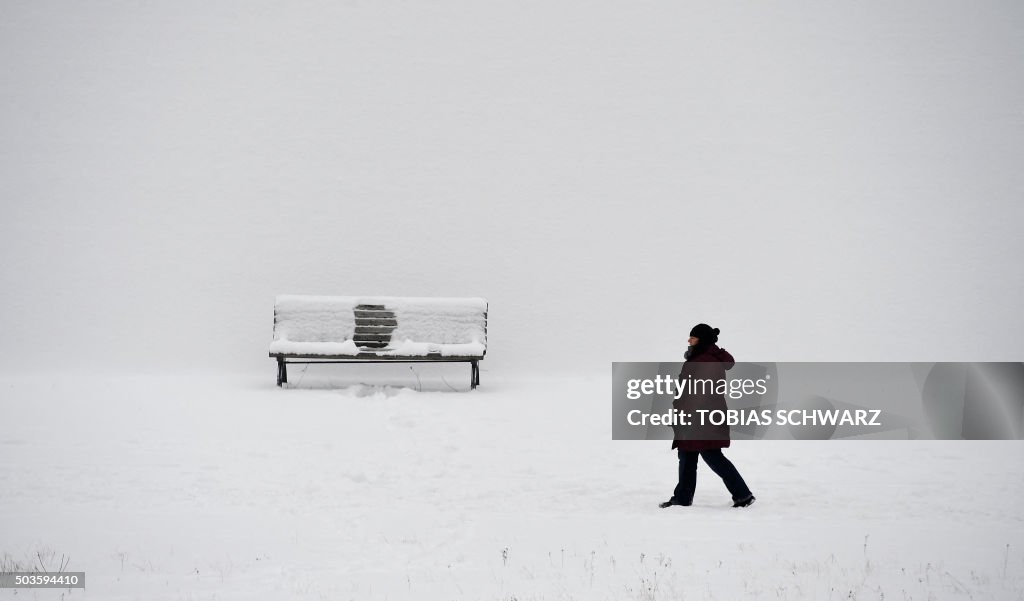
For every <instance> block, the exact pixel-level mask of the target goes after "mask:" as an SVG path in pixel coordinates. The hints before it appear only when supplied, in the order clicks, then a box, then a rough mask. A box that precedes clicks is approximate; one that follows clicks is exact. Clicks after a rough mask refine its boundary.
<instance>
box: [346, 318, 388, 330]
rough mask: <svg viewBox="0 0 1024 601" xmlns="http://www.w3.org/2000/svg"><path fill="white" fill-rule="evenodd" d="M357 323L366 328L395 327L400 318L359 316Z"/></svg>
mask: <svg viewBox="0 0 1024 601" xmlns="http://www.w3.org/2000/svg"><path fill="white" fill-rule="evenodd" d="M356 325H357V326H360V327H364V328H391V329H395V328H396V327H398V320H397V319H394V318H385V317H374V318H372V319H371V318H369V317H357V318H356Z"/></svg>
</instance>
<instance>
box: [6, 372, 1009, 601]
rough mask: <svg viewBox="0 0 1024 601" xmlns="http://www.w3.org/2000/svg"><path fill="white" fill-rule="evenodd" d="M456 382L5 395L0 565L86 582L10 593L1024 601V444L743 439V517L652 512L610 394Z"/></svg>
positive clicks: (670, 469)
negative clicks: (615, 435) (746, 490)
mask: <svg viewBox="0 0 1024 601" xmlns="http://www.w3.org/2000/svg"><path fill="white" fill-rule="evenodd" d="M484 365H485V366H486V363H485V364H484ZM461 367H465V366H461ZM322 369H324V370H326V369H328V368H322ZM437 369H442V368H440V367H439V368H437ZM444 369H447V370H448V371H446V372H437V373H435V374H431V373H429V372H430V368H429V367H422V368H417V370H419V371H420V372H421V376H420V380H419V382H417V381H416V380H414V379H410V380H409V384H410V386H412V388H408V387H393V386H384V385H378V384H373V383H372V382H373V380H368V379H366V377H364V376H366V374H369V376H373V372H372V370H370V371H367V370H358V373H359V374H360V377H361V378H363V379H364V380H365V381H367V382H370V383H369V384H356V385H349V386H344V385H345V384H352V383H353V382H352V381H351V380H349V381H347V382H346V381H343V380H342V379H341V378H345V377H353V376H352V374H353V373H354V372H353V371H352V369H351V368H350V369H349V370H348V371H346V370H345V369H341V368H340V369H338V370H333V371H330V372H322V373H320V374H314V373H313V370H312V369H311V370H309V372H308V373H305V374H303V373H302V372H301V370H298V369H296V370H295V371H294V372H293V374H291V376H292V382H293V383H292V385H291V388H290V389H277V388H276V387H275V386H274V383H273V373H272V372H273V369H272V366H271V365H270V362H269V361H268V366H267V372H266V373H265V374H262V375H259V376H252V377H246V376H237V377H231V376H207V375H182V376H178V377H174V376H155V375H150V376H142V375H140V376H124V377H115V376H110V377H104V376H80V375H73V374H67V375H61V376H52V377H42V376H34V377H10V376H8V377H4V378H3V379H2V380H0V387H2V388H0V390H2V394H0V415H2V416H3V419H2V420H0V507H2V511H0V558H2V561H3V564H4V567H6V568H8V569H10V568H12V567H17V566H21V567H23V568H25V567H28V568H35V567H39V566H43V567H47V568H53V567H55V566H56V565H57V564H59V563H60V562H61V558H62V557H63V558H64V561H66V562H67V569H68V570H73V571H85V572H86V578H87V587H88V588H87V589H86V590H84V591H83V590H72V591H68V590H63V591H60V590H56V591H54V590H50V591H47V590H25V589H20V590H17V591H14V590H5V591H0V598H5V599H103V600H117V599H144V600H155V599H175V600H200V599H210V600H213V599H246V600H249V599H266V600H274V601H277V600H281V599H303V600H305V599H310V600H322V599H381V600H383V599H389V600H396V599H466V600H491V599H494V600H512V599H515V600H519V601H525V600H529V599H596V600H600V599H635V600H650V601H654V600H659V599H664V600H668V599H701V600H704V599H722V600H726V599H788V600H796V599H815V600H829V599H831V600H839V599H886V600H894V599H895V600H900V601H903V600H911V599H913V600H920V601H926V600H946V599H974V600H982V599H1005V600H1019V599H1024V502H1022V499H1024V478H1022V477H1021V474H1022V473H1024V452H1022V451H1024V448H1022V443H1020V442H1019V441H1016V442H950V441H945V442H936V441H917V442H903V441H815V442H765V441H757V442H749V441H748V442H736V443H734V446H733V448H732V449H731V450H730V451H728V452H727V455H728V456H729V457H731V458H732V459H733V461H734V462H735V463H736V465H737V466H738V467H739V468H740V470H741V471H742V473H743V474H744V476H745V477H746V479H747V482H748V483H749V484H750V486H751V488H752V489H753V491H754V493H755V494H756V495H757V497H758V501H757V503H755V504H754V506H752V507H750V508H748V509H733V508H732V507H731V505H730V499H729V496H728V493H727V492H726V491H725V488H724V486H723V485H722V483H721V481H720V480H718V479H717V478H716V477H714V476H713V475H712V474H711V472H710V471H709V470H708V468H707V467H706V466H705V465H703V464H702V465H701V468H700V470H701V471H700V472H699V477H698V487H697V495H696V499H695V502H694V506H692V507H689V508H682V507H674V508H671V509H659V508H658V507H657V503H658V502H659V501H662V500H664V499H666V498H668V496H669V495H670V493H671V490H672V487H673V485H674V483H675V482H674V479H675V475H676V459H675V455H674V454H673V453H672V452H671V451H670V450H669V448H668V447H669V443H668V442H667V441H651V442H625V441H620V442H615V441H612V440H611V435H610V428H611V425H610V412H609V394H608V393H609V388H610V376H609V377H604V376H595V377H592V378H586V377H578V378H560V379H553V378H549V379H544V378H537V379H522V378H511V377H504V378H503V377H501V376H498V375H491V374H489V372H487V371H484V373H483V377H482V380H483V381H482V387H481V388H480V389H479V390H477V391H474V392H471V393H461V392H460V393H456V392H452V390H451V389H452V388H463V387H465V386H466V385H467V383H468V367H466V368H465V369H464V370H458V369H454V367H453V366H446V367H445V368H444ZM463 372H467V373H463ZM439 374H440V376H443V379H441V377H439ZM392 381H395V380H394V379H393V378H392ZM416 388H420V389H421V390H417V389H416Z"/></svg>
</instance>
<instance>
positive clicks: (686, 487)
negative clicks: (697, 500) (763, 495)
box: [672, 449, 750, 505]
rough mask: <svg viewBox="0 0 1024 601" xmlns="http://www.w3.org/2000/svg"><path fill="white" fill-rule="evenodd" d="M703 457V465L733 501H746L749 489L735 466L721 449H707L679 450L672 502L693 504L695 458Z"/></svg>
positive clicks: (695, 481) (695, 485) (695, 475)
mask: <svg viewBox="0 0 1024 601" xmlns="http://www.w3.org/2000/svg"><path fill="white" fill-rule="evenodd" d="M698 456H700V457H703V458H704V463H706V464H708V467H710V468H711V469H712V471H714V472H715V473H716V474H718V475H719V476H720V477H721V478H722V481H723V482H725V487H726V488H728V489H729V493H730V494H732V500H733V501H739V500H741V499H746V498H747V497H749V496H750V489H749V488H747V483H746V482H744V481H743V476H741V475H740V472H739V470H737V469H736V466H735V465H733V464H732V462H731V461H729V460H728V459H727V458H726V457H725V455H723V454H722V449H709V450H707V451H684V450H682V449H679V484H677V485H676V490H675V492H674V493H673V494H672V500H673V501H674V502H676V503H680V504H683V505H689V504H690V503H692V502H693V491H694V490H695V489H696V488H697V457H698Z"/></svg>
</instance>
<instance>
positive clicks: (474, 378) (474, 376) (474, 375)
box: [469, 361, 480, 390]
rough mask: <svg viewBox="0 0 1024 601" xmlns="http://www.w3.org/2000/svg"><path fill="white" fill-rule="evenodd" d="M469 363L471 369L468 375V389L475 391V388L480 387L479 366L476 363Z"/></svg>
mask: <svg viewBox="0 0 1024 601" xmlns="http://www.w3.org/2000/svg"><path fill="white" fill-rule="evenodd" d="M470 363H472V364H473V369H472V372H471V374H470V381H469V387H470V389H471V390H476V387H477V386H479V385H480V366H479V365H477V362H476V361H470Z"/></svg>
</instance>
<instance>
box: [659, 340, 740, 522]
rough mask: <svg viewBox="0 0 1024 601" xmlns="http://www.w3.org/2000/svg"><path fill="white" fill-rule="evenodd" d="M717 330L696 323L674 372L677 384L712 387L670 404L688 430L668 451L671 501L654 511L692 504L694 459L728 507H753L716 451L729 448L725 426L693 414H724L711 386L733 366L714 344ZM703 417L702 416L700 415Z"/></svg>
mask: <svg viewBox="0 0 1024 601" xmlns="http://www.w3.org/2000/svg"><path fill="white" fill-rule="evenodd" d="M719 333H720V330H719V329H718V328H712V327H711V326H709V325H707V324H705V323H699V324H697V325H696V326H694V327H693V329H692V330H690V339H689V344H690V347H689V349H688V350H687V351H686V354H685V355H684V358H685V359H686V362H685V363H683V369H682V371H680V372H679V380H680V382H681V383H682V382H683V381H687V382H693V381H695V380H704V379H711V380H713V381H714V382H715V383H716V386H715V387H712V388H711V390H702V389H700V388H697V389H696V390H694V391H691V390H690V389H689V387H688V388H687V391H686V392H685V393H684V394H682V395H681V396H680V397H679V398H678V399H676V400H675V401H673V403H672V406H673V408H674V409H675V410H677V411H682V412H685V414H686V415H687V416H689V422H690V423H689V424H688V425H680V426H677V427H675V428H674V430H675V438H676V440H673V441H672V448H673V449H678V453H679V483H678V484H677V485H676V488H675V491H674V492H673V493H672V498H671V499H669V500H668V501H665V502H664V503H661V504H660V507H671V506H673V505H692V504H693V492H694V490H695V489H696V487H697V459H698V457H702V458H703V459H704V463H707V464H708V467H710V468H711V470H712V471H714V472H715V473H716V474H718V476H719V477H721V478H722V481H723V482H725V486H726V488H728V489H729V493H730V494H732V500H733V505H732V506H733V507H748V506H749V505H750V504H751V503H753V502H754V495H753V494H752V493H751V492H750V489H749V488H748V487H747V483H746V482H745V481H744V480H743V476H741V475H740V473H739V470H737V469H736V466H734V465H733V464H732V462H731V461H729V460H728V459H727V458H726V457H725V455H723V454H722V449H723V448H725V447H728V446H729V443H730V439H729V425H728V424H727V423H723V424H722V425H719V426H715V425H711V424H704V425H702V424H701V423H700V421H699V420H698V418H697V414H696V413H695V412H696V411H697V410H698V409H707V410H721V411H725V410H726V408H727V407H726V403H725V395H724V394H716V393H715V390H714V388H717V382H719V381H721V380H724V379H725V372H726V371H727V370H729V369H732V367H733V366H734V365H735V364H736V361H735V360H734V359H733V357H732V355H730V354H729V352H728V351H726V350H725V349H724V348H719V347H718V345H717V342H718V334H719ZM705 415H707V414H705Z"/></svg>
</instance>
